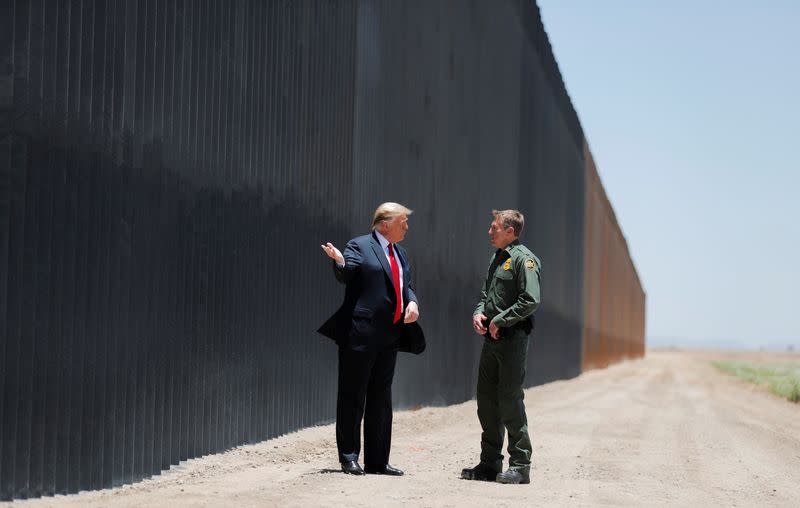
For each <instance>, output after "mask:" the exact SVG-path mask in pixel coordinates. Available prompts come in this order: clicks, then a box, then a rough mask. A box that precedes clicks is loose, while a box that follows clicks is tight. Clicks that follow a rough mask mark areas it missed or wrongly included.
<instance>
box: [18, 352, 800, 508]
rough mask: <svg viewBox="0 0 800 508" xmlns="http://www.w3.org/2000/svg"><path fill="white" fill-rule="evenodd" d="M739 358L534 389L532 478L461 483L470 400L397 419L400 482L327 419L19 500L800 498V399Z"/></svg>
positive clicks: (687, 501)
mask: <svg viewBox="0 0 800 508" xmlns="http://www.w3.org/2000/svg"><path fill="white" fill-rule="evenodd" d="M730 357H742V358H748V359H766V356H765V355H763V354H757V353H751V354H733V353H714V352H678V351H672V352H670V351H650V352H648V354H647V356H646V358H644V359H642V360H636V361H631V362H626V363H623V364H619V365H615V366H612V367H610V368H608V369H603V370H598V371H591V372H588V373H586V374H583V375H581V376H580V377H578V378H576V379H572V380H569V381H559V382H555V383H550V384H547V385H544V386H539V387H536V388H532V389H529V390H527V391H526V403H527V408H528V420H529V425H530V428H531V431H532V438H533V441H534V469H533V472H532V483H531V484H530V485H499V484H492V483H482V482H469V481H465V480H460V479H459V478H458V474H459V472H460V470H461V468H462V467H466V466H472V465H474V464H475V463H476V462H477V458H478V443H479V434H480V429H479V426H478V421H477V417H476V415H475V402H474V401H470V402H466V403H464V404H460V405H457V406H451V407H447V408H424V409H420V410H417V411H404V412H396V413H395V420H394V438H393V446H392V457H391V462H392V464H394V465H396V466H398V467H400V468H402V469H405V471H406V475H405V476H404V477H401V478H389V477H381V476H372V475H369V476H366V477H353V476H347V475H344V474H341V473H339V472H338V464H337V462H336V445H335V441H334V431H333V426H325V427H316V428H311V429H306V430H303V431H301V432H296V433H294V434H290V435H287V436H283V437H281V438H278V439H274V440H270V441H265V442H262V443H259V444H257V445H252V446H244V447H241V448H238V449H235V450H231V451H229V452H227V453H224V454H219V455H214V456H209V457H204V458H202V459H196V460H191V461H188V462H186V463H183V464H181V465H179V466H177V467H174V468H173V469H172V470H170V471H168V472H166V473H164V474H162V475H160V476H158V477H155V478H153V479H151V480H147V481H144V482H141V483H138V484H136V485H128V486H125V487H122V488H119V489H113V490H104V491H99V492H87V493H81V494H79V495H74V496H57V497H55V498H45V499H40V500H31V501H25V502H22V503H19V506H76V507H77V506H110V507H121V506H171V507H179V506H352V507H375V506H453V507H461V506H493V507H498V506H509V507H512V506H513V507H518V506H701V505H704V506H759V507H761V506H787V507H789V506H792V507H797V506H800V405H798V404H793V403H791V402H788V401H786V400H783V399H780V398H778V397H776V396H773V395H772V394H770V393H768V392H766V391H765V390H763V389H760V388H757V387H754V386H751V385H749V384H746V383H744V382H742V381H739V380H737V379H735V378H733V377H730V376H728V375H726V374H722V373H720V372H718V371H717V370H716V369H715V368H713V367H712V366H711V365H710V364H709V361H710V360H712V359H720V358H730ZM770 359H771V360H773V361H775V360H777V361H794V362H800V355H797V354H795V355H790V354H786V355H772V358H770ZM15 504H17V503H15Z"/></svg>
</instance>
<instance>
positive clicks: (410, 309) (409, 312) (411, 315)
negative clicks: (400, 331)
mask: <svg viewBox="0 0 800 508" xmlns="http://www.w3.org/2000/svg"><path fill="white" fill-rule="evenodd" d="M418 318H419V308H418V307H417V302H408V305H406V314H405V316H404V317H403V323H406V324H408V323H413V322H414V321H416V320H417V319H418Z"/></svg>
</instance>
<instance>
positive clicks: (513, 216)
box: [492, 210, 525, 237]
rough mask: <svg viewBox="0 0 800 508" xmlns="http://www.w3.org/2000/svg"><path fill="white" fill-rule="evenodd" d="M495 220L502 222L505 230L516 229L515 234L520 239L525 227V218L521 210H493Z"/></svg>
mask: <svg viewBox="0 0 800 508" xmlns="http://www.w3.org/2000/svg"><path fill="white" fill-rule="evenodd" d="M492 215H494V218H495V219H497V220H498V221H500V223H501V224H502V225H503V229H506V228H514V234H515V235H517V237H519V235H521V234H522V229H523V228H524V227H525V216H524V215H522V212H520V211H519V210H492Z"/></svg>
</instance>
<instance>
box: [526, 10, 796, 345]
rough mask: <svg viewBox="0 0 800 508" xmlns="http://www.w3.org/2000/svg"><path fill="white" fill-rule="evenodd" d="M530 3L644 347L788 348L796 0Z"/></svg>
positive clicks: (792, 287) (791, 330)
mask: <svg viewBox="0 0 800 508" xmlns="http://www.w3.org/2000/svg"><path fill="white" fill-rule="evenodd" d="M538 5H539V7H540V9H541V13H542V18H543V21H544V25H545V29H546V30H547V33H548V35H549V37H550V43H551V44H552V46H553V51H554V53H555V56H556V59H557V60H558V63H559V67H560V68H561V73H562V75H563V76H564V81H565V83H566V86H567V91H568V92H569V94H570V96H571V98H572V103H573V104H574V106H575V109H576V110H577V112H578V116H579V117H580V121H581V124H582V126H583V130H584V133H585V134H586V138H587V140H588V142H589V145H590V147H591V150H592V153H593V154H594V157H595V161H596V163H597V165H598V171H599V173H600V177H601V178H602V180H603V184H604V186H605V189H606V192H607V194H608V196H609V199H610V200H611V203H612V205H613V206H614V210H615V212H616V214H617V218H618V220H619V222H620V225H621V227H622V230H623V232H624V234H625V236H626V238H627V240H628V246H629V248H630V251H631V255H632V257H633V260H634V263H635V265H636V267H637V270H638V272H639V277H640V279H641V280H642V283H643V285H644V288H645V291H646V292H647V337H648V341H649V342H651V343H659V342H661V343H663V342H664V338H669V339H668V341H669V340H673V338H674V339H675V342H679V343H680V344H697V345H704V344H709V343H713V342H726V343H727V342H738V343H741V344H742V345H744V346H749V347H761V346H768V345H777V344H783V345H788V344H794V345H795V346H800V226H798V221H800V162H798V161H800V125H798V122H800V1H795V0H764V1H763V2H752V1H748V2H746V1H742V0H730V1H728V0H726V1H723V0H719V1H712V0H695V1H690V0H679V1H670V2H663V1H656V0H644V1H634V0H604V1H602V2H598V1H597V0H539V1H538Z"/></svg>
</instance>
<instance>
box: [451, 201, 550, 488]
mask: <svg viewBox="0 0 800 508" xmlns="http://www.w3.org/2000/svg"><path fill="white" fill-rule="evenodd" d="M492 214H493V215H494V220H493V221H492V225H491V226H490V228H489V236H490V237H491V242H492V245H493V246H494V247H495V248H497V251H496V252H495V253H494V256H493V257H492V260H491V262H490V263H489V270H488V273H487V277H486V281H485V282H484V285H483V290H482V291H481V300H480V302H479V303H478V306H477V308H476V309H475V312H474V314H473V316H472V326H473V328H474V329H475V332H476V333H478V334H479V335H483V336H484V337H486V341H485V342H484V344H483V350H482V351H481V358H480V364H479V366H478V388H477V398H478V419H479V420H480V423H481V428H482V429H483V433H482V434H481V462H480V464H478V465H477V466H475V467H473V468H469V469H464V470H463V471H462V472H461V477H462V478H464V479H466V480H482V481H497V482H499V483H530V468H531V454H532V448H531V440H530V437H529V435H528V420H527V417H526V416H525V403H524V402H523V398H524V393H523V391H522V384H523V382H524V381H525V370H526V366H527V363H528V334H530V333H531V331H532V330H533V313H534V311H536V309H537V308H538V307H539V303H540V302H541V298H540V288H539V283H540V270H541V263H540V261H539V258H537V257H536V256H535V255H534V254H533V253H532V252H531V251H530V250H528V248H527V247H525V246H524V245H522V244H521V243H520V242H519V236H520V234H521V233H522V229H523V226H524V223H525V218H524V216H523V215H522V214H521V213H520V212H519V211H517V210H499V211H498V210H492ZM506 430H507V431H508V455H509V460H508V462H509V468H508V470H506V471H505V472H501V471H502V468H503V455H502V453H501V451H502V447H503V436H504V434H505V431H506Z"/></svg>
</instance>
